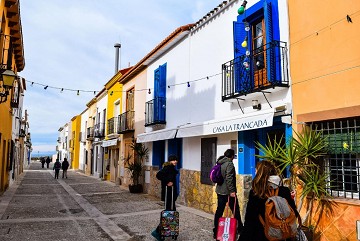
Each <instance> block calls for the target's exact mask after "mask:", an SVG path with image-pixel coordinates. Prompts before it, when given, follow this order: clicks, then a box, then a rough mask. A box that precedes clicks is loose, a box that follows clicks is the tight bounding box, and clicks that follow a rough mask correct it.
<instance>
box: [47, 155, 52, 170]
mask: <svg viewBox="0 0 360 241" xmlns="http://www.w3.org/2000/svg"><path fill="white" fill-rule="evenodd" d="M50 162H51V161H50V157H49V156H48V157H47V158H46V168H49V164H50Z"/></svg>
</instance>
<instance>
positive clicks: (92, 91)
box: [25, 73, 221, 95]
mask: <svg viewBox="0 0 360 241" xmlns="http://www.w3.org/2000/svg"><path fill="white" fill-rule="evenodd" d="M217 75H221V73H217V74H213V75H209V76H206V77H202V78H199V79H195V80H192V81H186V82H182V83H177V84H171V85H168V88H171V87H175V86H179V85H186V86H187V87H190V86H191V85H190V83H194V82H197V81H200V80H205V79H206V80H209V79H210V78H211V77H215V76H217ZM25 81H26V82H28V83H30V86H31V87H33V86H34V85H39V86H42V87H43V88H44V90H47V89H56V90H60V93H63V92H64V91H71V92H76V95H80V92H85V93H93V94H94V95H96V93H99V92H100V91H98V90H83V89H70V88H64V87H57V86H51V85H47V84H42V83H37V82H34V81H29V80H25ZM151 90H153V88H146V89H136V90H135V91H148V94H151ZM114 92H123V93H126V92H127V91H125V90H112V91H111V92H110V95H113V94H114Z"/></svg>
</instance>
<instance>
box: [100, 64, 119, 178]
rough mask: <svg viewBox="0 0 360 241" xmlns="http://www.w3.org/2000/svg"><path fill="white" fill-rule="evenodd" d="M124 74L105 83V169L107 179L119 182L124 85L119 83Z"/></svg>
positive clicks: (117, 75) (116, 75)
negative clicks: (119, 131)
mask: <svg viewBox="0 0 360 241" xmlns="http://www.w3.org/2000/svg"><path fill="white" fill-rule="evenodd" d="M121 76H122V73H121V71H119V72H118V73H117V74H115V75H114V76H113V77H112V78H111V80H109V81H108V82H107V83H106V84H105V89H106V90H107V95H108V102H107V113H106V122H107V123H106V124H107V125H106V126H107V128H106V131H105V133H106V135H105V141H104V144H103V146H104V147H105V156H104V159H105V170H106V172H105V173H106V177H105V178H106V179H107V180H110V181H112V182H118V181H119V179H118V177H119V176H120V170H119V161H120V146H121V145H120V140H119V138H120V134H118V125H119V115H120V113H121V98H122V91H123V86H122V85H121V84H120V83H118V80H119V79H120V77H121Z"/></svg>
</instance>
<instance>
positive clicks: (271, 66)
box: [222, 41, 289, 101]
mask: <svg viewBox="0 0 360 241" xmlns="http://www.w3.org/2000/svg"><path fill="white" fill-rule="evenodd" d="M288 87H289V73H288V57H287V44H286V43H285V42H280V41H272V42H270V43H268V44H266V45H263V46H262V47H260V48H258V49H255V50H253V51H252V52H250V54H249V55H246V54H244V55H242V56H239V57H237V58H235V59H233V60H231V61H229V62H227V63H225V64H223V65H222V101H225V100H236V98H240V97H241V98H242V99H244V98H245V97H246V96H249V95H250V96H251V94H252V93H258V92H262V91H266V92H274V91H279V89H284V88H288Z"/></svg>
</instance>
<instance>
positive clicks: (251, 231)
mask: <svg viewBox="0 0 360 241" xmlns="http://www.w3.org/2000/svg"><path fill="white" fill-rule="evenodd" d="M277 188H279V192H278V195H279V196H280V197H283V198H285V199H286V200H287V202H288V203H289V205H290V206H291V208H292V209H293V210H294V212H295V215H296V217H299V213H298V211H297V209H296V205H295V202H294V200H293V199H292V197H291V194H290V189H289V188H287V187H284V186H281V179H280V177H279V176H278V171H277V169H276V167H275V166H274V164H273V163H272V162H271V161H267V160H264V161H261V162H258V163H257V165H256V175H255V178H254V180H253V182H252V189H251V190H250V194H249V201H248V203H247V207H246V214H245V224H244V230H243V232H242V233H241V236H240V238H239V240H238V241H268V239H267V238H266V237H265V232H264V227H263V225H262V224H261V222H260V219H259V215H261V217H262V218H263V219H264V217H265V202H266V200H267V194H268V193H270V189H277Z"/></svg>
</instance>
